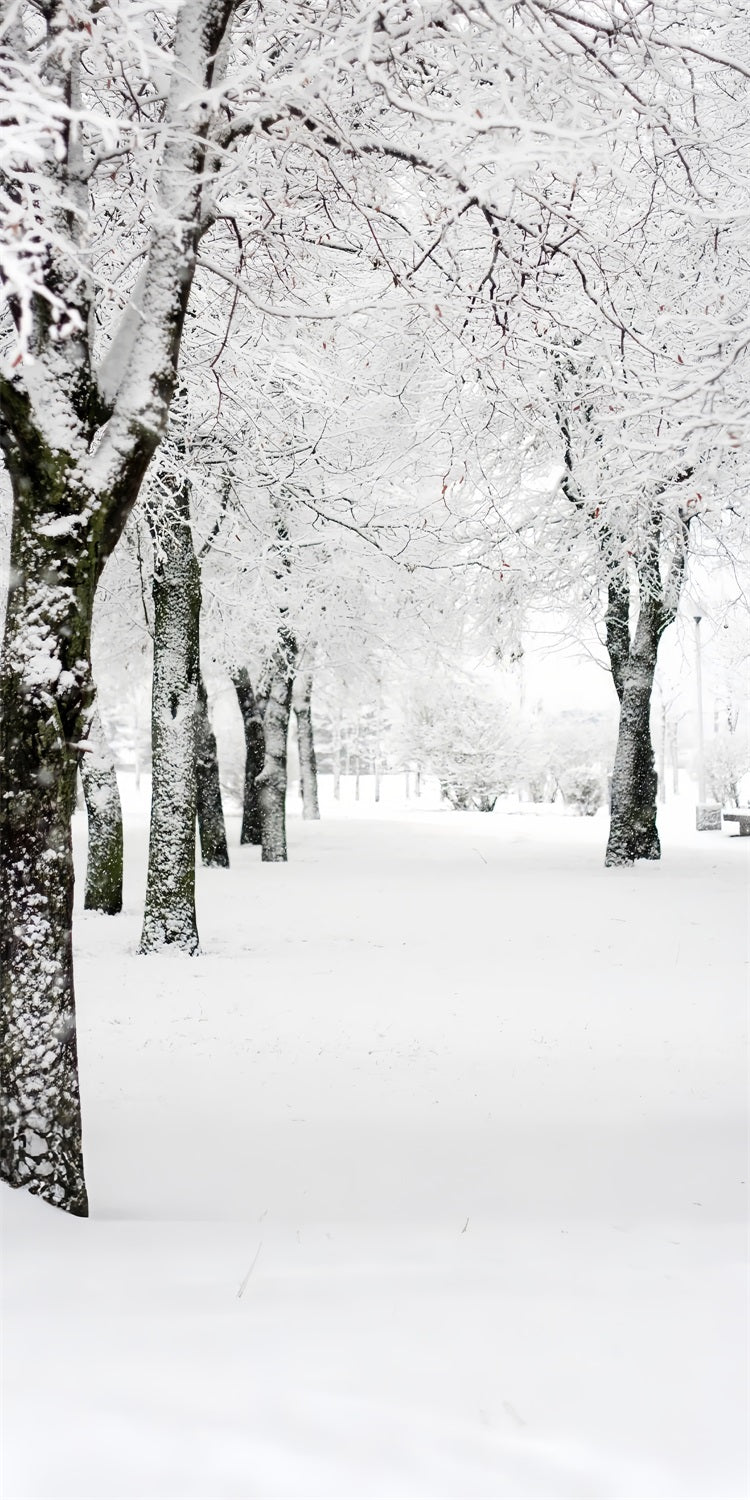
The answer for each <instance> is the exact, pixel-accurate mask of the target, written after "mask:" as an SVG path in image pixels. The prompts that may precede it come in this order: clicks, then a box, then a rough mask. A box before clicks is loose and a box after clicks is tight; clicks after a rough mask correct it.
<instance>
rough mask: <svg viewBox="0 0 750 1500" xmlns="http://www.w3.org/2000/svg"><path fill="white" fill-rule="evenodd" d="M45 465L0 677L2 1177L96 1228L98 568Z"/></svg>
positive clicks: (25, 534)
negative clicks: (79, 863) (89, 1042)
mask: <svg viewBox="0 0 750 1500" xmlns="http://www.w3.org/2000/svg"><path fill="white" fill-rule="evenodd" d="M38 447H39V449H41V448H42V447H43V445H42V444H41V443H39V444H38ZM42 458H45V460H46V459H48V463H47V462H46V461H45V462H42V461H41V460H40V461H39V466H38V468H37V470H36V473H35V476H34V479H35V482H34V483H33V484H30V483H28V482H27V479H26V476H25V475H24V476H23V477H22V478H21V479H20V480H19V475H18V473H17V472H15V473H14V474H13V480H14V502H15V505H14V519H13V535H12V540H11V555H10V587H9V592H8V605H7V613H6V620H5V632H4V640H3V650H2V662H1V665H0V845H1V850H2V857H1V858H0V1003H1V1005H2V1043H1V1044H0V1045H1V1047H2V1051H1V1052H0V1075H1V1076H0V1089H1V1091H2V1099H1V1103H2V1111H1V1115H0V1175H2V1177H3V1178H4V1179H5V1181H7V1182H9V1183H10V1184H11V1186H13V1187H25V1188H28V1189H29V1190H30V1191H31V1192H32V1193H38V1194H39V1195H40V1196H41V1197H42V1198H46V1199H47V1200H48V1201H49V1202H50V1203H53V1204H55V1205H56V1206H58V1207H60V1208H64V1209H66V1210H68V1211H69V1212H70V1213H74V1214H86V1213H87V1212H88V1206H87V1197H86V1187H85V1181H84V1172H83V1156H82V1149H81V1111H80V1099H79V1089H78V1063H77V1049H76V1014H75V996H74V988H73V952H72V918H73V856H72V846H71V833H70V821H71V817H72V814H73V809H74V807H75V798H76V777H77V772H78V742H79V740H80V739H81V738H82V729H83V725H84V721H85V716H86V711H87V707H88V695H89V693H90V672H89V665H88V663H89V643H90V634H91V609H92V603H93V595H94V585H95V580H96V561H95V556H94V547H93V544H92V543H91V542H89V541H88V539H87V537H86V533H85V532H84V530H83V528H82V527H81V531H80V539H79V544H78V545H77V546H76V547H75V549H73V548H71V549H69V553H68V557H67V558H66V559H65V560H61V558H60V547H59V537H58V536H57V535H49V532H48V529H47V528H48V526H49V521H50V516H51V515H55V514H57V515H59V516H65V515H66V509H65V507H66V499H67V494H66V491H65V473H64V471H63V472H60V471H61V468H62V466H61V465H57V468H56V467H55V455H53V454H49V453H47V454H46V455H44V454H43V455H42ZM31 462H32V467H33V460H32V461H31ZM56 473H60V481H59V488H58V489H57V490H52V491H50V492H49V493H47V492H45V490H44V487H43V480H44V478H45V477H46V478H47V479H48V480H49V482H50V483H52V480H51V479H50V476H53V478H54V476H55V474H56ZM51 529H52V528H51V527H49V530H50V531H51Z"/></svg>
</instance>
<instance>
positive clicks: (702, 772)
mask: <svg viewBox="0 0 750 1500" xmlns="http://www.w3.org/2000/svg"><path fill="white" fill-rule="evenodd" d="M702 618H703V616H702V615H693V619H694V621H695V684H696V690H697V703H696V707H697V713H698V803H699V805H700V806H701V807H702V806H703V804H704V803H705V800H706V747H705V744H704V740H703V673H702V666H701V620H702Z"/></svg>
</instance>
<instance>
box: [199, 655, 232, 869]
mask: <svg viewBox="0 0 750 1500" xmlns="http://www.w3.org/2000/svg"><path fill="white" fill-rule="evenodd" d="M195 779H196V788H195V791H196V809H197V813H198V833H199V835H200V844H201V859H202V861H203V864H204V865H210V866H216V867H218V868H220V869H222V870H227V869H228V868H229V850H228V848H227V830H226V825H225V823H224V807H223V804H222V800H221V781H220V779H219V759H218V756H217V753H216V735H215V734H214V732H213V729H212V727H211V719H210V717H209V713H208V695H207V693H206V685H205V683H204V681H203V677H202V676H201V675H199V677H198V748H197V752H196V757H195Z"/></svg>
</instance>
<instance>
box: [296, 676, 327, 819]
mask: <svg viewBox="0 0 750 1500" xmlns="http://www.w3.org/2000/svg"><path fill="white" fill-rule="evenodd" d="M311 699H312V672H309V671H306V670H305V671H302V672H298V673H297V676H296V677H295V679H294V690H293V693H292V702H293V704H294V712H295V716H296V719H297V750H298V753H299V773H300V787H301V790H302V816H303V818H306V819H317V818H319V817H320V806H319V803H318V767H317V762H316V759H315V739H314V736H313V722H312V709H311Z"/></svg>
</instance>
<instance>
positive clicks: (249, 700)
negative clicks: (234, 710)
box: [232, 667, 266, 845]
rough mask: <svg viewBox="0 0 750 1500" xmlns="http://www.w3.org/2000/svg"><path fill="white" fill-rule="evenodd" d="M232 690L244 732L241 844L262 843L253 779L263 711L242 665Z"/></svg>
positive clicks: (261, 745)
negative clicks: (238, 707) (237, 704)
mask: <svg viewBox="0 0 750 1500" xmlns="http://www.w3.org/2000/svg"><path fill="white" fill-rule="evenodd" d="M232 680H233V682H234V690H235V692H236V694H237V702H238V703H239V706H240V713H241V714H242V728H243V731H244V735H245V782H244V787H243V797H242V829H241V832H240V843H241V844H257V845H260V844H261V843H262V838H263V834H262V829H261V820H260V801H259V798H258V788H257V786H256V781H257V779H258V777H259V776H260V773H261V771H262V770H263V761H264V758H265V753H266V748H265V735H264V732H263V714H262V712H261V709H260V707H259V705H258V701H257V699H256V697H255V693H254V692H253V685H252V682H251V681H250V676H249V673H248V672H247V670H246V668H245V667H240V669H239V671H237V672H236V673H235V675H234V677H233V679H232Z"/></svg>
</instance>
